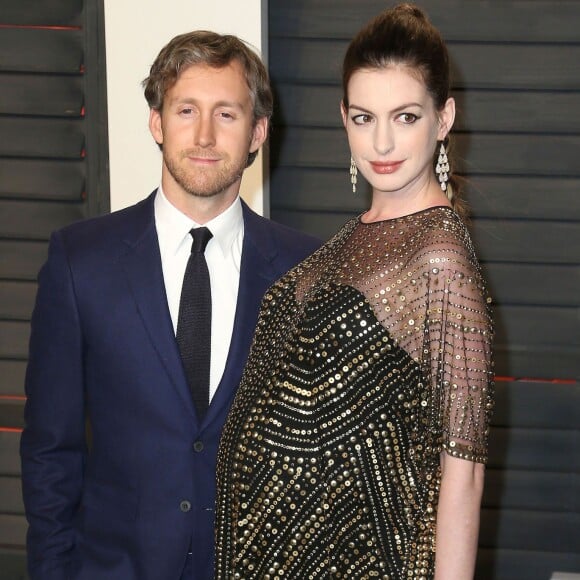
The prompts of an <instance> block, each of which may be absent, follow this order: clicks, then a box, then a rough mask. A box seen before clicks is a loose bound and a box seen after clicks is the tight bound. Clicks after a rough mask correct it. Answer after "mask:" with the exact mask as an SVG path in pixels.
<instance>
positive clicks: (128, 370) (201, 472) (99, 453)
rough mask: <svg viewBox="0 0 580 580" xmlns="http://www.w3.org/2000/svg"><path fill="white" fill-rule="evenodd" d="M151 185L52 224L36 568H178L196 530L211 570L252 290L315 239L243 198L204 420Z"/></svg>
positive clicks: (27, 457)
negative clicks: (233, 283)
mask: <svg viewBox="0 0 580 580" xmlns="http://www.w3.org/2000/svg"><path fill="white" fill-rule="evenodd" d="M153 199H154V194H152V195H151V196H149V197H148V198H147V199H146V200H144V201H142V202H141V203H138V204H137V205H135V206H132V207H130V208H128V209H125V210H122V211H120V212H116V213H113V214H110V215H108V216H104V217H100V218H96V219H91V220H87V221H84V222H80V223H77V224H74V225H72V226H69V227H67V228H65V229H63V230H61V231H59V232H56V233H55V234H53V236H52V238H51V243H50V248H49V257H48V260H47V262H46V264H45V265H44V267H43V268H42V270H41V272H40V275H39V290H38V296H37V302H36V307H35V310H34V314H33V320H32V334H31V341H30V359H29V365H28V371H27V376H26V392H27V395H28V400H27V403H26V411H25V417H26V428H25V429H24V432H23V434H22V443H21V455H22V479H23V492H24V501H25V505H26V512H27V517H28V521H29V532H28V558H29V570H30V574H31V578H32V579H33V580H62V579H64V578H66V579H76V578H80V579H82V580H92V579H94V580H109V579H111V580H113V579H114V580H177V579H178V578H179V577H180V574H181V570H182V568H183V565H184V561H185V558H186V554H187V552H188V550H189V549H190V546H191V547H193V564H194V569H195V574H196V576H195V577H196V578H197V579H200V580H201V579H203V580H205V579H207V578H211V577H212V575H213V543H214V542H213V538H214V532H213V521H214V511H213V510H214V500H215V464H216V455H217V447H218V443H219V437H220V433H221V430H222V427H223V424H224V421H225V418H226V415H227V412H228V410H229V407H230V405H231V402H232V399H233V396H234V394H235V391H236V388H237V385H238V383H239V380H240V376H241V373H242V370H243V366H244V363H245V361H246V358H247V355H248V351H249V348H250V344H251V340H252V336H253V332H254V328H255V324H256V320H257V314H258V310H259V305H260V302H261V299H262V296H263V294H264V292H265V290H266V289H267V288H268V287H269V286H270V284H271V283H272V282H273V281H275V280H276V279H277V278H279V277H280V276H281V275H282V274H284V273H285V272H286V271H287V270H288V269H290V268H291V267H292V266H294V265H295V264H296V263H297V262H299V261H300V260H301V259H303V258H304V257H305V256H307V255H308V254H310V253H311V252H312V251H314V250H315V249H316V248H317V247H318V245H319V244H320V243H319V241H318V240H315V239H314V238H311V237H309V236H305V235H303V234H299V233H298V232H295V231H293V230H290V229H288V228H286V227H284V226H281V225H279V224H275V223H274V222H271V221H269V220H266V219H264V218H262V217H260V216H258V215H257V214H255V213H254V212H252V211H251V210H249V209H248V208H247V206H245V204H244V205H243V213H244V232H245V233H244V242H243V250H242V261H241V273H240V285H239V295H238V304H237V310H236V318H235V323H234V330H233V336H232V342H231V346H230V352H229V356H228V360H227V364H226V367H225V371H224V375H223V377H222V380H221V383H220V385H219V387H218V390H217V392H216V394H215V396H214V398H213V400H212V402H211V405H210V407H209V410H208V412H207V415H206V416H205V418H204V419H203V421H202V422H201V423H200V422H198V419H197V416H196V413H195V410H194V406H193V403H192V399H191V395H190V392H189V390H188V386H187V382H186V378H185V375H184V371H183V368H182V365H181V359H180V357H179V351H178V348H177V344H176V341H175V336H174V332H173V327H172V323H171V318H170V315H169V309H168V306H167V299H166V295H165V288H164V283H163V273H162V268H161V258H160V253H159V244H158V239H157V232H156V229H155V222H154V210H153ZM216 307H217V308H219V305H217V306H216Z"/></svg>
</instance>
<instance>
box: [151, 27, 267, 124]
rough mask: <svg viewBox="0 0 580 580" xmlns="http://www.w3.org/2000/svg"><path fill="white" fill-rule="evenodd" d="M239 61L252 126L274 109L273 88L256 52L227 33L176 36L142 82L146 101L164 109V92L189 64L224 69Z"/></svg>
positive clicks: (153, 106) (204, 32) (152, 106)
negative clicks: (243, 77) (248, 102)
mask: <svg viewBox="0 0 580 580" xmlns="http://www.w3.org/2000/svg"><path fill="white" fill-rule="evenodd" d="M234 60H236V61H238V62H239V63H240V64H241V66H242V69H243V72H244V76H245V77H246V82H247V83H248V88H249V90H250V97H251V99H252V105H253V120H254V123H255V122H256V121H257V120H258V119H260V118H262V117H266V118H267V119H270V117H271V116H272V109H273V97H272V89H271V88H270V80H269V78H268V72H267V71H266V67H265V66H264V64H263V63H262V61H261V59H260V57H259V56H258V55H257V53H256V52H255V51H254V50H252V49H251V48H250V47H249V46H248V45H247V44H246V43H244V42H243V41H242V40H240V39H239V38H237V37H236V36H233V35H230V34H225V35H222V34H217V33H216V32H210V31H207V30H195V31H193V32H187V33H185V34H181V35H179V36H176V37H175V38H174V39H173V40H171V41H170V42H169V43H168V44H167V45H166V46H164V47H163V48H162V49H161V52H160V53H159V55H158V56H157V58H156V59H155V62H154V63H153V64H152V65H151V70H150V71H149V76H148V77H147V78H146V79H145V80H144V81H143V87H144V89H145V98H146V99H147V103H148V104H149V107H150V108H151V109H156V110H158V111H160V110H161V109H162V108H163V99H164V97H165V93H166V92H167V91H168V90H169V89H170V88H171V87H172V86H173V85H174V84H175V83H176V82H177V80H178V78H179V75H180V74H181V73H182V72H183V71H184V70H185V69H186V68H188V67H190V66H192V65H199V64H201V65H207V66H211V67H214V68H223V67H225V66H227V65H228V64H230V63H231V62H232V61H234Z"/></svg>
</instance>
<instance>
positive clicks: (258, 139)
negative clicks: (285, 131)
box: [250, 117, 268, 153]
mask: <svg viewBox="0 0 580 580" xmlns="http://www.w3.org/2000/svg"><path fill="white" fill-rule="evenodd" d="M267 137H268V119H267V117H260V118H259V119H258V120H257V121H256V123H255V125H254V128H253V129H252V139H251V141H250V153H254V151H257V150H258V149H259V148H260V147H261V146H262V144H263V143H264V141H265V140H266V138H267Z"/></svg>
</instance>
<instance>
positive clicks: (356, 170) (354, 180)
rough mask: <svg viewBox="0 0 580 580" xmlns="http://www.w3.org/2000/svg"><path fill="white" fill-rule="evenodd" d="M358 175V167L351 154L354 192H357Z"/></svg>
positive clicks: (351, 178) (351, 180) (351, 177)
mask: <svg viewBox="0 0 580 580" xmlns="http://www.w3.org/2000/svg"><path fill="white" fill-rule="evenodd" d="M357 175H358V168H357V166H356V163H355V162H354V159H353V158H352V155H351V156H350V183H351V185H352V192H353V193H356V177H357Z"/></svg>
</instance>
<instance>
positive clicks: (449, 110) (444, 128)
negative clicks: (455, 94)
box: [437, 97, 455, 141]
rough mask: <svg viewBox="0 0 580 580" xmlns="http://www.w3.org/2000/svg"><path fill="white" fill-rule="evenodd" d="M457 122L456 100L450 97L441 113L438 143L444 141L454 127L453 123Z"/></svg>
mask: <svg viewBox="0 0 580 580" xmlns="http://www.w3.org/2000/svg"><path fill="white" fill-rule="evenodd" d="M454 121H455V99H454V98H452V97H449V98H448V99H447V102H446V103H445V105H444V106H443V109H442V110H441V111H439V131H438V133H437V141H443V140H444V139H445V137H447V134H448V133H449V131H451V127H453V122H454Z"/></svg>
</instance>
